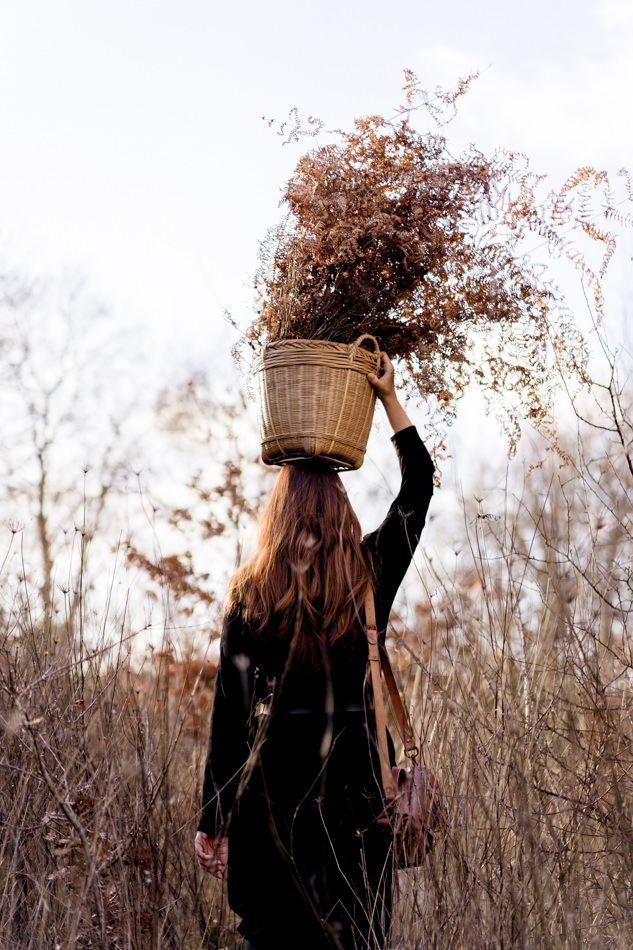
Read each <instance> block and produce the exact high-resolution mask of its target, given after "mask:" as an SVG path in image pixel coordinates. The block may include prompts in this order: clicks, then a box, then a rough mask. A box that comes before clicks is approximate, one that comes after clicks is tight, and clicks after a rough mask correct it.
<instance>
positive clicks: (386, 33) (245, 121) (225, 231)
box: [0, 0, 633, 365]
mask: <svg viewBox="0 0 633 950" xmlns="http://www.w3.org/2000/svg"><path fill="white" fill-rule="evenodd" d="M631 49H633V2H631V0H573V2H572V0H531V3H530V4H529V5H528V4H525V3H519V2H515V0H480V2H478V3H472V2H470V0H462V2H460V3H456V2H454V0H443V2H442V3H438V2H435V3H433V4H431V3H429V2H428V0H415V2H413V0H391V2H390V3H389V4H386V3H385V2H384V0H319V2H318V3H317V2H310V3H308V2H303V0H269V2H267V3H261V2H254V0H245V2H242V3H219V2H217V0H216V2H210V0H178V2H175V0H108V2H104V0H56V2H55V3H52V2H51V0H4V2H3V3H2V5H1V6H0V142H1V147H0V232H1V233H2V235H3V246H4V247H5V249H10V251H11V252H12V254H13V255H14V256H15V257H16V258H21V259H22V260H23V261H24V262H26V263H27V264H28V265H29V266H31V267H32V268H33V269H34V270H37V269H38V268H40V267H47V268H50V269H53V270H58V269H59V268H60V267H70V268H74V269H77V270H79V271H81V272H83V273H85V274H86V275H87V276H88V278H89V279H90V280H91V281H92V283H93V284H94V285H95V286H96V287H97V288H98V289H99V291H100V292H101V293H102V294H103V296H104V297H106V299H108V300H109V301H111V303H112V304H113V307H114V308H115V310H116V311H117V312H119V313H120V314H121V315H123V316H124V318H125V319H128V320H130V321H131V322H137V321H138V322H141V323H142V324H143V325H145V326H146V327H147V328H148V335H147V344H148V351H149V350H150V349H151V348H152V347H154V346H156V347H158V348H164V347H166V346H167V347H168V348H169V351H170V352H171V353H172V354H175V355H176V357H177V358H178V359H183V360H187V361H192V362H196V361H200V362H201V363H206V364H207V365H209V364H211V363H212V362H213V361H216V360H220V361H229V360H230V355H229V334H228V332H227V331H226V329H225V324H224V323H223V316H222V314H223V311H224V309H225V308H226V309H229V310H230V311H231V312H232V313H233V314H234V316H235V317H236V318H237V319H238V320H239V321H240V322H241V323H243V324H246V323H247V322H248V319H249V305H250V301H251V292H250V287H249V280H250V276H251V274H252V272H253V271H254V268H255V265H256V250H257V243H258V240H259V239H260V238H261V237H262V236H263V234H264V232H265V231H266V229H267V228H268V227H269V226H271V225H273V224H274V223H275V222H276V220H277V218H278V216H279V210H278V202H279V197H280V190H281V188H282V186H283V183H284V181H285V180H286V178H287V177H288V176H289V174H290V172H291V171H292V168H293V167H294V164H295V163H296V161H297V158H298V157H299V155H300V153H301V151H302V150H303V149H304V148H305V144H303V143H300V144H299V145H298V146H297V145H291V146H285V147H282V145H281V140H280V139H279V138H278V137H277V136H276V135H275V133H274V131H272V130H271V129H269V128H268V127H267V125H266V124H265V123H264V122H262V119H261V116H264V115H265V116H268V117H276V118H279V119H283V118H285V117H286V116H287V114H288V111H289V110H290V108H291V107H293V106H295V105H296V106H299V107H300V109H301V110H302V113H303V114H304V115H305V116H307V115H309V114H314V115H317V116H320V117H321V118H323V119H324V121H325V123H326V128H335V127H349V126H350V124H351V122H352V120H353V118H354V117H355V116H358V115H364V114H368V113H382V114H389V115H391V114H393V111H394V108H395V107H397V106H398V104H399V103H400V102H401V101H402V99H403V96H402V94H401V91H400V90H401V86H402V82H403V79H402V70H403V68H404V67H409V68H411V69H413V70H414V72H415V73H416V74H417V75H418V76H419V77H421V78H422V79H424V81H425V84H427V86H428V88H432V87H434V86H435V85H436V84H438V83H440V84H443V85H445V86H452V85H454V83H455V80H456V79H457V78H458V77H459V76H463V75H465V74H467V73H468V72H469V71H473V70H481V73H482V75H481V77H480V79H479V80H478V81H477V83H476V84H475V86H474V87H473V90H472V92H471V93H470V94H469V96H468V97H467V99H466V100H465V101H463V105H462V108H461V116H460V119H459V120H458V121H457V122H456V123H455V124H454V125H453V126H450V127H449V130H448V132H449V135H450V136H454V139H455V141H456V143H457V144H459V143H463V144H468V142H469V141H473V142H474V143H475V144H476V145H477V146H478V147H480V148H481V149H482V150H484V151H488V150H492V149H493V148H494V147H495V146H498V145H500V146H507V147H511V148H515V149H519V150H524V151H525V152H526V153H527V154H528V155H529V156H531V158H532V164H533V166H534V167H535V168H536V169H538V170H542V171H546V172H551V173H552V175H553V180H554V182H556V181H558V180H560V179H561V178H562V177H563V176H564V175H565V174H566V173H567V172H569V171H571V170H572V169H573V168H575V167H576V166H578V165H581V164H595V165H597V166H599V167H605V168H607V169H609V170H610V171H611V172H616V171H617V170H618V169H619V168H620V167H621V166H622V165H628V166H629V167H631V166H633V122H631V114H630V112H631V110H630V102H631V94H632V92H633V56H632V55H631ZM224 340H226V342H224Z"/></svg>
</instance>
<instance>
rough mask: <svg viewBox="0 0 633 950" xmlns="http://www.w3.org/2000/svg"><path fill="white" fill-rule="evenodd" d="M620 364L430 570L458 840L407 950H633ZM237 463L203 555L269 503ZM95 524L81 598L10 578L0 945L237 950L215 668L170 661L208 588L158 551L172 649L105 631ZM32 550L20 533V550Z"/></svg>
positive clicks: (405, 664) (419, 695) (82, 569)
mask: <svg viewBox="0 0 633 950" xmlns="http://www.w3.org/2000/svg"><path fill="white" fill-rule="evenodd" d="M608 363H609V366H608V370H609V372H608V373H607V376H606V382H605V385H604V387H602V388H601V387H600V386H594V390H593V393H594V396H593V399H594V402H593V403H592V404H591V405H586V406H585V408H584V411H583V413H582V414H584V415H587V416H589V417H590V419H591V422H584V421H582V420H581V419H580V418H578V419H577V425H578V429H577V433H574V436H575V437H574V438H571V437H570V438H569V439H568V443H569V444H567V443H566V440H565V438H564V437H563V434H562V433H559V436H560V442H559V445H558V447H557V448H556V449H555V450H553V451H551V452H549V453H546V452H544V451H536V450H535V452H534V457H533V458H528V459H527V460H524V461H525V462H526V464H529V463H530V462H535V461H536V460H537V458H540V460H543V458H545V461H544V463H543V464H542V465H541V467H537V468H535V469H534V470H533V471H532V472H531V474H529V476H526V477H525V479H524V478H523V477H521V478H520V479H518V478H517V477H516V476H511V477H510V479H509V484H508V487H507V490H506V491H505V492H503V493H500V494H499V498H501V501H500V502H499V503H498V504H495V505H492V504H491V503H490V502H488V501H486V500H482V501H481V502H477V501H469V500H468V499H467V500H466V501H465V502H464V505H463V511H462V514H461V519H462V520H461V527H460V528H459V532H460V539H461V540H460V549H459V556H457V557H456V556H455V551H454V550H452V549H451V550H450V551H448V552H441V551H436V552H434V556H433V559H432V560H428V559H427V558H426V557H425V556H424V555H422V556H421V557H420V558H419V561H418V570H419V574H420V578H419V581H415V579H414V582H413V583H411V584H410V585H409V595H408V596H409V602H408V605H407V610H406V622H405V621H404V620H403V619H402V618H403V617H404V616H405V614H404V613H401V616H400V617H398V616H396V617H394V620H393V629H392V631H391V635H390V641H389V642H390V645H391V648H392V650H393V657H394V663H395V665H396V667H397V668H398V669H399V671H400V675H401V679H402V682H403V684H404V686H405V689H406V692H407V696H408V697H409V699H410V700H411V701H412V703H413V707H414V711H415V715H416V719H417V722H418V724H419V728H420V730H421V733H422V736H423V738H424V754H425V757H427V758H428V760H429V761H430V763H431V764H432V766H433V769H434V770H435V771H436V773H437V775H438V778H439V781H440V785H441V789H442V795H443V800H444V806H445V813H446V824H445V826H444V827H443V828H442V829H441V831H440V834H439V835H438V840H437V843H436V846H435V848H434V850H433V852H432V853H431V854H430V855H429V857H428V860H427V861H426V863H425V865H424V866H423V867H421V868H419V869H416V870H412V871H406V872H400V873H399V875H398V894H397V912H396V915H395V923H394V932H393V935H392V940H391V946H392V947H393V948H407V950H413V948H433V950H458V948H461V950H490V948H495V950H502V948H503V950H510V948H524V950H537V948H538V950H550V948H551V950H558V948H560V950H572V948H573V950H581V948H583V950H585V948H586V950H588V948H596V950H597V948H600V950H624V948H630V947H631V945H632V938H631V934H632V933H633V899H632V898H633V894H632V887H633V745H632V742H633V676H632V674H633V654H632V651H631V641H630V629H629V625H630V617H631V598H632V595H633V587H632V582H631V576H632V575H631V550H632V540H633V538H632V531H633V528H632V524H631V498H632V493H633V453H632V442H631V440H632V435H633V425H632V421H633V420H632V418H631V416H630V415H629V414H628V404H627V402H626V393H625V392H623V390H622V388H621V387H620V386H619V384H618V375H617V371H616V365H615V363H614V362H613V361H611V362H609V361H608ZM577 409H578V412H579V413H580V406H579V405H578V406H577ZM249 464H250V462H249ZM511 465H512V466H514V468H513V469H512V470H513V471H515V472H516V471H517V470H518V469H519V468H520V467H521V462H520V460H518V459H517V460H516V461H515V462H513V463H511ZM245 469H246V462H244V468H243V469H241V468H240V466H237V467H236V466H235V465H234V466H233V468H229V469H225V473H224V476H225V481H224V482H223V486H224V487H223V488H222V486H220V488H222V490H218V491H215V493H214V492H212V491H205V492H198V501H202V502H203V503H204V504H205V505H206V515H205V524H206V529H205V530H206V531H207V539H208V543H209V544H211V543H214V541H213V539H214V537H219V536H220V535H222V534H224V535H225V536H227V535H228V534H230V531H231V530H232V529H236V528H237V526H238V524H239V520H240V512H241V513H242V517H244V518H251V517H252V516H253V515H254V514H255V513H256V506H255V505H254V504H253V503H251V502H250V501H249V502H247V501H246V497H247V495H246V494H245V493H244V492H242V493H241V494H240V487H239V486H240V472H241V471H245ZM513 482H516V484H515V485H513ZM192 486H193V488H192V490H194V489H195V490H197V489H198V488H199V484H198V485H196V484H195V483H194V482H192ZM227 497H228V498H229V503H228V508H227ZM214 506H217V511H218V514H217V517H216V514H215V512H216V508H215V507H214ZM220 509H221V510H220ZM46 511H47V509H46V508H45V506H44V505H43V503H42V505H41V506H40V512H41V514H42V519H40V522H38V521H37V520H36V521H35V524H36V525H39V526H40V529H41V530H40V531H39V534H38V535H37V537H38V538H39V541H38V542H37V543H38V544H41V543H42V539H43V538H44V540H46V533H45V529H46V525H47V520H46V517H44V516H45V514H46ZM227 512H228V515H227ZM172 515H173V513H172ZM183 517H184V515H183V513H182V512H180V518H181V519H182V518H183ZM214 518H215V520H214ZM173 521H174V518H173V517H172V523H173ZM102 523H103V522H99V521H96V522H94V524H93V525H92V528H91V530H90V532H87V531H86V532H83V531H80V532H79V534H80V535H81V538H80V540H79V541H78V542H77V543H78V545H79V547H78V552H79V553H78V556H77V558H76V562H77V563H78V565H79V567H78V570H77V573H76V574H75V575H73V577H72V579H71V581H69V583H68V585H67V586H66V587H65V586H64V585H61V584H60V583H59V582H56V583H48V584H47V583H41V582H40V583H39V584H38V583H36V582H35V581H34V580H30V579H29V577H28V576H27V575H28V573H29V572H28V571H27V570H26V568H25V576H23V577H22V578H19V577H15V576H14V574H13V573H10V572H8V570H7V569H6V568H5V566H4V565H3V568H2V575H1V576H0V581H1V582H2V585H3V588H2V591H3V594H2V602H1V606H0V717H1V718H0V726H1V728H2V741H1V743H0V803H1V809H0V815H1V818H0V822H1V831H0V950H18V948H19V950H71V948H73V950H74V948H78V950H88V948H99V950H106V948H107V950H115V948H116V950H119V948H120V950H159V948H162V950H167V948H169V950H172V948H173V950H194V948H200V950H202V948H206V950H211V948H216V950H217V948H226V950H233V948H235V950H237V948H240V947H241V940H240V938H239V937H238V936H237V934H236V932H235V925H236V922H235V920H234V919H233V918H232V917H231V915H230V913H229V912H228V910H227V907H226V903H225V895H224V893H223V888H222V886H221V885H220V884H219V883H217V882H215V881H211V880H209V879H206V878H205V879H203V877H202V875H201V873H200V872H199V871H198V869H197V866H196V864H195V861H194V855H193V847H192V845H193V837H194V832H195V826H196V821H197V809H198V801H199V790H200V779H201V768H202V763H203V758H204V753H205V744H206V733H207V724H208V716H209V708H210V701H211V697H212V691H213V674H214V665H213V662H212V661H211V660H210V659H209V658H205V656H204V655H202V653H201V651H200V650H199V649H193V648H192V649H191V650H189V651H188V650H187V649H185V648H184V647H183V646H182V642H180V644H179V645H178V648H177V649H175V648H174V647H173V643H174V640H175V637H174V635H173V631H174V629H175V628H176V627H177V626H178V624H180V623H181V622H183V621H182V618H183V617H191V616H193V615H192V613H191V611H192V610H193V608H192V607H191V606H186V605H187V604H191V602H193V601H194V600H195V599H196V597H198V598H200V597H202V602H203V605H204V607H205V609H206V608H207V607H208V609H209V611H210V613H213V610H214V605H213V597H212V596H211V595H210V594H209V595H207V597H208V599H207V601H206V603H205V602H204V597H203V593H204V591H203V586H202V585H203V580H201V576H200V575H196V574H194V572H193V569H191V570H190V571H187V570H184V568H182V562H181V561H178V560H177V559H176V560H172V561H167V560H164V561H163V562H162V564H161V562H159V561H155V560H154V561H151V559H150V558H149V557H148V558H147V559H146V560H147V564H146V565H145V566H146V567H147V566H150V567H151V566H152V565H153V568H154V570H153V573H152V571H150V572H149V573H150V574H151V577H150V578H149V581H148V583H149V582H151V583H152V584H154V585H155V587H157V589H159V590H162V592H163V593H165V591H166V590H167V589H168V588H170V587H171V588H172V600H173V602H172V609H171V613H170V615H169V616H168V617H167V619H166V621H165V642H164V644H163V645H162V647H161V646H156V645H155V646H154V649H153V650H146V651H143V650H135V649H131V645H132V643H133V642H134V640H133V636H134V627H133V622H130V620H129V619H127V618H126V617H125V615H121V618H120V621H117V623H118V627H117V629H115V630H113V625H112V623H111V622H108V623H107V624H106V623H105V622H104V621H103V618H102V617H101V616H99V615H97V616H95V615H94V613H93V612H91V611H90V610H89V609H87V607H86V603H87V600H86V598H87V596H88V592H89V591H90V590H91V587H93V586H94V583H93V582H94V578H93V577H91V573H90V572H91V571H96V570H98V567H97V565H98V563H99V561H98V559H94V560H91V559H90V558H88V557H87V553H86V556H85V557H84V553H83V543H84V541H85V543H86V551H87V545H88V543H89V544H90V545H92V546H94V545H97V544H98V541H99V531H100V530H104V531H105V528H102V527H101V524H102ZM188 523H189V526H191V520H190V521H189V522H188ZM214 525H215V526H216V527H215V528H213V526H214ZM43 531H44V533H42V532H43ZM88 533H89V534H90V537H89V538H88ZM28 536H29V535H28V532H25V533H24V534H22V532H21V530H20V529H19V528H18V527H16V526H15V525H13V526H10V527H9V528H7V529H6V532H5V540H6V547H7V549H9V548H10V547H11V546H13V548H14V549H15V546H18V547H19V545H20V543H21V538H24V539H25V540H24V543H25V544H26V543H27V539H28ZM52 551H53V548H52V547H51V545H49V549H48V561H49V564H48V566H49V567H51V564H52V563H53V562H54V557H53V554H51V552H52ZM45 553H46V550H44V554H45ZM53 553H54V552H53ZM139 558H140V554H139V552H138V550H135V552H134V554H133V557H132V560H133V561H134V563H135V564H136V565H137V566H138V565H139V564H140V563H141V562H140V560H139ZM43 560H44V562H46V558H44V559H43ZM26 561H28V557H27V558H26ZM42 572H43V573H42ZM37 576H38V577H40V578H41V577H42V576H44V578H45V580H46V563H44V568H40V572H39V574H38V575H37ZM48 576H49V580H50V577H51V575H48ZM185 582H186V583H185ZM178 584H180V587H178ZM179 612H180V613H179ZM213 616H215V614H213ZM208 634H209V635H210V636H213V635H214V634H217V630H216V631H214V624H213V623H210V625H209V630H208ZM254 860H256V852H255V853H254Z"/></svg>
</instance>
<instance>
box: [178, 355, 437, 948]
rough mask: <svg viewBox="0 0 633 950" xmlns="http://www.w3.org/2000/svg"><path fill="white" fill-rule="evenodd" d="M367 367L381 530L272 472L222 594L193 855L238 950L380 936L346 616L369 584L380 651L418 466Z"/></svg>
mask: <svg viewBox="0 0 633 950" xmlns="http://www.w3.org/2000/svg"><path fill="white" fill-rule="evenodd" d="M381 360H382V375H381V376H380V378H379V377H378V376H376V375H375V374H373V373H372V374H370V375H369V376H368V379H369V381H370V383H371V384H372V386H373V387H374V389H375V390H376V395H377V397H378V398H379V399H380V400H381V401H382V403H383V405H384V407H385V410H386V412H387V417H388V419H389V422H390V424H391V427H392V429H393V431H394V436H393V441H394V444H395V447H396V451H397V453H398V456H399V460H400V466H401V471H402V484H401V488H400V492H399V493H398V497H397V498H396V500H395V501H394V503H393V504H392V506H391V508H390V510H389V513H388V515H387V517H386V519H385V521H384V522H383V524H382V525H381V527H380V528H379V529H378V530H377V531H375V532H374V533H373V534H371V535H369V536H368V537H367V538H366V539H365V540H364V541H363V540H362V539H361V532H360V526H359V524H358V520H357V519H356V516H355V514H354V512H353V510H352V508H351V506H350V504H349V501H348V499H347V495H346V494H345V491H344V489H343V486H342V483H341V481H340V479H339V477H338V475H336V474H335V473H333V472H331V471H327V470H323V469H319V468H318V467H317V466H316V465H314V464H312V465H310V464H309V463H306V464H294V465H286V466H284V467H283V468H282V469H281V472H280V474H279V476H278V479H277V482H276V484H275V488H274V489H273V492H272V494H271V497H270V500H269V502H268V505H267V507H266V511H265V513H264V516H263V519H262V523H261V526H260V536H259V547H258V551H257V553H256V555H255V556H254V557H253V558H252V559H251V560H250V561H248V562H247V563H246V564H245V565H244V566H243V567H242V568H241V569H240V570H239V571H238V572H237V574H236V575H235V577H234V578H233V580H232V582H231V586H230V590H229V596H228V605H227V611H226V616H225V621H224V629H223V634H222V644H221V657H220V664H219V667H218V675H217V682H216V689H215V696H214V704H213V713H212V718H211V735H210V740H209V752H208V756H207V763H206V768H205V775H204V787H203V796H202V797H203V801H202V815H201V818H200V823H199V826H198V834H197V836H196V854H197V858H198V862H199V864H200V866H201V867H202V868H203V869H204V870H205V871H208V872H209V873H211V874H213V875H215V877H217V878H222V877H223V876H224V874H225V871H226V872H227V879H228V898H229V904H230V905H231V907H232V909H233V910H234V911H235V912H236V913H237V914H238V915H239V916H240V917H241V918H242V922H241V924H240V927H239V929H240V932H241V933H243V934H244V935H245V937H246V938H247V943H246V947H247V948H250V950H272V948H274V950H290V948H292V950H330V948H335V950H354V948H369V950H380V948H382V947H383V946H384V942H385V939H386V935H387V932H388V927H389V914H390V903H391V867H390V845H389V841H388V839H387V838H386V837H385V835H384V831H383V829H382V827H381V826H380V825H379V824H378V823H377V821H376V819H377V817H378V816H379V815H380V813H381V810H382V808H383V803H382V794H381V784H380V765H379V758H378V752H377V748H376V735H375V722H374V718H373V710H372V700H371V690H370V689H369V688H368V685H367V682H366V667H367V642H366V639H365V634H364V627H363V608H362V605H363V603H364V598H365V593H366V591H367V589H368V587H369V586H370V585H371V587H372V588H373V590H374V593H375V601H376V614H377V623H378V629H379V631H380V632H381V636H382V640H383V642H384V636H385V630H386V627H387V621H388V619H389V613H390V610H391V605H392V603H393V599H394V597H395V595H396V592H397V589H398V587H399V585H400V582H401V581H402V578H403V576H404V574H405V571H406V569H407V567H408V565H409V563H410V561H411V557H412V554H413V551H414V549H415V547H416V545H417V543H418V540H419V536H420V532H421V530H422V527H423V525H424V519H425V516H426V511H427V508H428V505H429V501H430V498H431V494H432V491H433V464H432V462H431V459H430V457H429V454H428V452H427V451H426V449H425V447H424V445H423V444H422V442H421V440H420V438H419V436H418V434H417V432H416V430H415V428H414V427H413V426H412V425H411V422H410V420H409V418H408V416H407V414H406V412H405V410H404V409H403V407H402V406H401V405H400V403H399V401H398V397H397V395H396V391H395V388H394V382H393V366H392V364H391V362H390V360H389V358H388V357H387V355H386V354H384V353H383V354H382V357H381ZM392 754H393V751H392Z"/></svg>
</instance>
